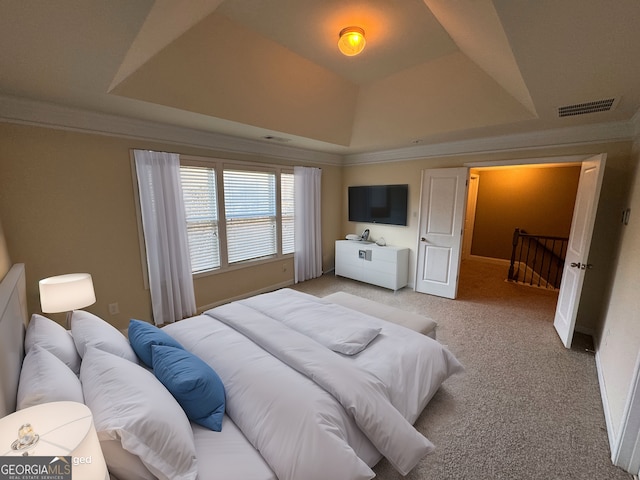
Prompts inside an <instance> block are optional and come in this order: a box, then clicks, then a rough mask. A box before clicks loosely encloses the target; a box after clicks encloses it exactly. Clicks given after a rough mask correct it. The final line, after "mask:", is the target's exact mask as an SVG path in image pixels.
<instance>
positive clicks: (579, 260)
mask: <svg viewBox="0 0 640 480" xmlns="http://www.w3.org/2000/svg"><path fill="white" fill-rule="evenodd" d="M605 159H606V155H605V154H602V155H596V156H595V157H591V158H589V159H588V160H586V161H584V162H582V169H581V171H580V181H579V182H578V193H577V195H576V204H575V207H574V208H573V220H572V221H571V233H570V234H569V243H568V245H567V256H566V258H565V264H564V270H563V272H562V283H561V285H560V292H559V294H558V305H557V307H556V316H555V319H554V321H553V326H554V327H555V328H556V331H557V332H558V335H559V336H560V339H561V340H562V343H564V346H565V347H567V348H570V347H571V341H572V340H573V330H574V328H575V325H576V315H577V313H578V304H579V302H580V294H581V293H582V284H583V282H584V276H585V273H586V272H587V270H588V269H590V268H591V265H589V264H588V257H589V247H590V246H591V234H592V233H593V224H594V223H595V219H596V210H597V207H598V198H599V197H600V187H601V186H602V177H603V174H604V164H605Z"/></svg>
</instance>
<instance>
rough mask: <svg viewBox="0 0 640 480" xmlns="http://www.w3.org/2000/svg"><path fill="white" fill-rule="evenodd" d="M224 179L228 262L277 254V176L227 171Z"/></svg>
mask: <svg viewBox="0 0 640 480" xmlns="http://www.w3.org/2000/svg"><path fill="white" fill-rule="evenodd" d="M223 176H224V211H225V219H226V223H227V249H228V255H229V263H236V262H242V261H244V260H250V259H252V258H261V257H267V256H270V255H275V254H276V253H277V252H278V250H277V246H276V238H277V231H276V175H275V173H270V172H250V171H242V170H225V171H224V174H223Z"/></svg>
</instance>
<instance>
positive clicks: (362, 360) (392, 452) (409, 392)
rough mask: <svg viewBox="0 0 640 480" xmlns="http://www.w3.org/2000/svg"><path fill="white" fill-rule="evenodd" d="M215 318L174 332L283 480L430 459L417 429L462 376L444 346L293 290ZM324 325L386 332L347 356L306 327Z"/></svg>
mask: <svg viewBox="0 0 640 480" xmlns="http://www.w3.org/2000/svg"><path fill="white" fill-rule="evenodd" d="M205 313H206V315H201V316H197V317H193V318H191V319H186V320H183V321H180V322H177V323H175V324H172V325H169V326H166V327H164V330H165V331H166V332H167V333H169V334H170V335H172V336H173V337H174V338H176V340H178V341H179V342H180V343H181V344H182V345H183V346H184V347H185V348H187V349H188V350H190V351H192V352H193V353H195V354H196V355H198V356H199V357H200V358H202V359H203V360H204V361H205V362H207V363H208V364H209V365H211V366H212V368H214V370H216V372H217V373H218V375H219V376H220V378H221V379H222V381H223V383H224V384H225V389H226V392H227V413H228V415H229V417H230V418H231V419H232V420H233V421H234V422H235V423H236V424H237V426H238V427H239V428H240V430H242V432H243V433H244V435H245V437H246V438H247V439H248V440H249V441H250V442H251V444H252V445H254V447H255V448H256V449H257V450H258V451H259V452H260V454H261V455H262V456H263V457H264V459H265V460H266V462H267V463H268V464H269V466H270V468H271V469H272V470H273V472H275V474H276V475H277V476H278V478H279V479H280V480H315V479H318V480H320V479H322V480H324V479H327V478H340V479H345V480H358V479H370V478H372V477H373V476H374V474H373V472H372V470H371V469H370V468H369V467H371V466H373V465H375V464H376V463H377V462H378V461H379V459H380V458H381V454H380V451H382V452H383V453H384V454H385V455H386V456H387V457H388V458H389V460H390V461H391V463H392V464H393V465H394V466H396V468H397V469H398V470H399V471H400V472H401V473H403V474H406V473H407V472H408V471H409V470H410V469H411V468H412V467H413V466H414V465H415V463H416V462H417V461H418V460H419V459H420V458H422V457H423V456H424V455H425V454H426V453H428V452H429V451H430V449H431V444H430V443H429V442H428V441H427V440H426V439H425V438H424V437H423V436H422V435H420V434H419V433H418V432H416V431H415V429H413V427H411V425H410V423H412V422H414V421H415V420H416V418H417V417H418V415H419V414H420V412H421V411H422V410H423V408H424V406H425V405H426V403H427V402H428V401H429V400H430V399H431V397H432V396H433V394H434V393H435V392H436V390H437V389H438V388H439V386H440V385H441V383H442V382H443V381H444V380H445V379H446V378H447V377H448V376H450V375H451V374H453V373H455V372H457V371H459V370H461V369H462V367H461V365H460V364H459V363H458V361H457V360H456V359H455V357H454V356H453V355H452V354H451V353H450V352H449V351H448V350H447V349H446V348H444V347H443V346H441V345H440V344H439V343H438V342H436V341H434V340H433V339H431V338H429V337H426V336H424V335H421V334H418V333H416V332H413V331H411V330H408V329H406V328H403V327H400V326H397V325H395V324H391V323H389V322H385V321H383V320H379V319H376V318H373V317H370V316H368V315H364V314H361V313H359V312H355V311H353V310H350V309H347V308H344V307H341V306H338V305H335V304H330V303H329V302H327V301H325V300H322V299H319V298H317V297H313V296H311V295H307V294H303V293H300V292H296V291H294V290H290V289H283V290H279V291H277V292H272V293H269V294H264V295H259V296H257V297H252V298H251V299H248V300H243V301H240V302H234V303H232V304H228V305H223V306H222V307H217V308H215V309H212V310H209V311H207V312H205ZM323 318H324V319H327V318H329V319H330V320H331V321H330V322H328V323H330V328H328V329H327V328H325V330H328V331H329V333H331V332H333V334H334V336H333V338H332V341H334V340H336V339H337V341H338V342H339V341H340V335H341V333H340V329H341V326H342V325H344V326H345V327H346V331H348V332H350V335H351V334H353V332H354V328H355V329H356V330H357V329H358V328H360V326H361V325H365V326H367V328H371V327H373V328H374V329H376V330H377V329H379V330H380V333H379V334H378V335H377V337H375V338H374V340H373V341H371V343H369V344H368V346H367V347H366V348H365V349H364V350H363V351H361V352H360V353H358V354H355V355H341V354H337V353H334V352H331V351H330V350H328V349H327V348H325V347H324V346H321V345H320V344H319V343H316V341H314V340H312V339H311V338H309V337H307V336H305V335H303V334H301V333H300V330H301V329H300V328H299V327H296V323H298V325H300V323H299V322H304V321H305V319H311V320H312V323H313V324H314V325H316V326H320V327H321V325H322V322H323ZM220 319H222V320H224V322H227V323H228V324H229V325H233V326H234V328H231V327H230V326H229V325H227V324H225V323H224V322H222V321H220ZM281 322H282V323H281ZM325 323H326V322H325ZM292 327H293V328H292ZM236 328H237V329H238V330H240V331H243V333H240V332H239V331H238V330H236ZM304 328H306V327H304ZM304 328H302V330H303V333H305V332H304ZM306 333H308V332H306ZM249 337H250V338H251V339H252V340H253V341H252V340H250V339H249ZM348 338H353V336H352V335H351V336H350V337H348ZM283 340H284V341H283ZM254 341H256V342H259V343H260V342H261V345H262V346H258V345H257V344H256V343H254ZM327 367H328V368H327ZM316 382H317V383H316ZM318 383H319V385H318ZM354 385H359V388H353V387H354ZM325 389H328V390H329V392H331V393H329V392H328V391H327V390H325ZM336 398H337V399H340V400H341V401H342V404H341V403H339V402H338V401H337V400H336ZM391 405H393V407H392V406H391ZM394 407H395V408H394ZM403 417H404V418H403ZM405 419H406V421H405ZM363 430H364V431H363ZM364 432H366V434H365V433H364ZM374 444H375V445H376V446H377V447H378V448H376V446H374ZM379 450H380V451H379Z"/></svg>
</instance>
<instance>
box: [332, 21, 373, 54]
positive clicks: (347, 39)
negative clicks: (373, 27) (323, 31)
mask: <svg viewBox="0 0 640 480" xmlns="http://www.w3.org/2000/svg"><path fill="white" fill-rule="evenodd" d="M339 37H340V39H339V40H338V48H339V49H340V51H341V52H342V53H343V54H344V55H346V56H347V57H353V56H354V55H358V54H359V53H360V52H362V50H364V46H365V44H366V43H367V42H366V40H365V39H364V30H363V29H362V28H360V27H346V28H343V29H342V30H340V35H339Z"/></svg>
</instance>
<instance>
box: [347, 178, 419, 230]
mask: <svg viewBox="0 0 640 480" xmlns="http://www.w3.org/2000/svg"><path fill="white" fill-rule="evenodd" d="M408 194H409V185H365V186H351V187H349V221H350V222H363V223H385V224H388V225H407V198H408Z"/></svg>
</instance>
